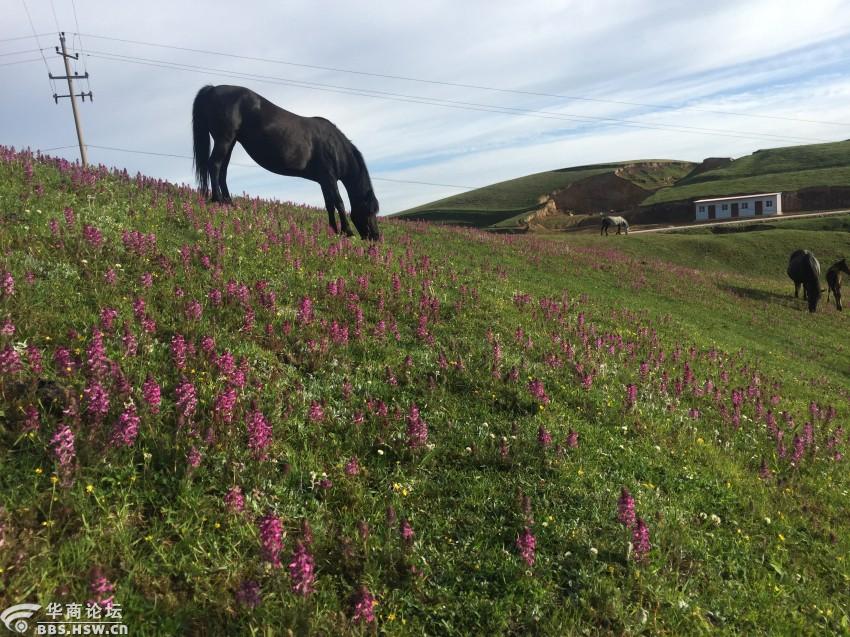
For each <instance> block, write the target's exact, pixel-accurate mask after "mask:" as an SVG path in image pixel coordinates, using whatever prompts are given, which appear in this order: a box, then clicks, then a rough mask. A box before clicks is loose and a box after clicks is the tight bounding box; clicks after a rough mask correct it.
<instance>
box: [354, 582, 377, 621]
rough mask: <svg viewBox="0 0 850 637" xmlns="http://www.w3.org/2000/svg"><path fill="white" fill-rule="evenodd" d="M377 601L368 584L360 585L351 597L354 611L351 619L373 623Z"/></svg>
mask: <svg viewBox="0 0 850 637" xmlns="http://www.w3.org/2000/svg"><path fill="white" fill-rule="evenodd" d="M376 603H377V601H376V600H375V597H374V596H373V595H372V593H371V592H370V591H369V589H368V588H366V586H360V588H358V589H357V591H356V592H355V593H354V595H352V597H351V605H352V607H353V612H352V615H351V619H353V620H354V621H355V622H366V623H367V624H371V623H372V622H374V621H375V604H376Z"/></svg>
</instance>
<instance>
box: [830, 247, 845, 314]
mask: <svg viewBox="0 0 850 637" xmlns="http://www.w3.org/2000/svg"><path fill="white" fill-rule="evenodd" d="M842 272H843V273H844V274H846V275H848V276H850V268H848V267H847V259H841V261H836V262H835V263H833V264H832V265H831V266H829V269H828V270H827V271H826V300H827V302H829V293H830V291H831V292H832V295H833V296H834V297H835V309H836V310H838V311H839V312H840V311H841V310H842V307H841V273H842Z"/></svg>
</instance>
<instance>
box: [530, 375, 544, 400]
mask: <svg viewBox="0 0 850 637" xmlns="http://www.w3.org/2000/svg"><path fill="white" fill-rule="evenodd" d="M528 391H529V392H531V395H532V396H533V397H534V399H535V400H537V401H538V402H539V403H540V404H541V405H548V404H549V396H547V395H546V390H545V388H544V387H543V381H542V380H540V379H537V378H535V379H534V380H531V381H529V383H528Z"/></svg>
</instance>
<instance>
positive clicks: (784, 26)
mask: <svg viewBox="0 0 850 637" xmlns="http://www.w3.org/2000/svg"><path fill="white" fill-rule="evenodd" d="M0 7H2V14H3V20H2V23H0V80H2V84H3V87H4V98H5V99H3V100H0V144H3V145H7V146H15V147H17V148H22V147H30V148H32V149H41V150H47V149H55V150H50V151H49V154H52V155H58V156H63V157H66V158H68V159H71V160H74V159H78V158H79V149H78V148H77V140H76V135H75V131H74V125H73V118H72V115H71V106H70V104H69V100H67V99H60V100H59V103H58V104H56V103H55V102H54V100H53V97H52V96H53V93H54V91H56V92H58V93H59V94H66V93H67V92H68V91H67V83H66V82H65V81H64V80H62V81H56V82H55V87H54V86H52V85H51V81H50V80H49V78H48V77H47V75H48V72H51V73H53V74H54V75H64V68H63V66H62V61H61V58H60V57H59V56H58V55H56V53H55V51H54V47H55V46H56V45H58V32H59V31H60V30H61V31H65V32H66V34H67V42H68V46H69V48H70V49H71V50H72V51H74V52H78V53H79V54H80V59H79V61H72V65H73V70H74V71H75V72H78V73H80V74H83V73H84V72H86V71H87V72H88V73H89V75H90V77H89V80H88V81H81V82H78V83H77V86H76V89H77V90H79V91H86V92H88V91H89V90H91V91H92V92H93V95H94V100H93V101H88V100H86V102H85V103H84V104H79V107H80V115H81V120H82V128H83V135H84V140H85V142H86V143H87V145H88V156H89V161H90V162H91V163H103V164H106V165H107V166H117V167H121V168H126V169H127V170H129V171H130V172H131V173H135V172H137V171H140V172H142V173H144V174H147V175H150V176H154V177H160V178H164V179H168V180H171V181H174V182H177V183H193V173H192V162H191V158H190V157H191V150H192V139H191V106H192V100H193V99H194V96H195V94H196V93H197V91H198V89H200V87H201V86H203V85H205V84H237V85H241V86H247V87H249V88H251V89H252V90H254V91H256V92H258V93H260V94H262V95H263V96H265V97H266V98H268V99H269V100H271V101H272V102H274V103H276V104H277V105H278V106H281V107H282V108H285V109H287V110H289V111H292V112H294V113H297V114H299V115H305V116H312V115H320V116H322V117H325V118H327V119H330V120H331V121H332V122H334V123H335V124H336V125H337V126H338V127H339V128H340V129H341V130H342V131H343V133H345V135H346V136H347V137H348V138H349V139H351V140H352V141H353V142H354V143H355V145H356V146H357V147H358V148H359V149H360V150H361V152H362V153H363V155H364V157H365V158H366V162H367V165H368V167H369V171H370V173H371V175H372V179H373V184H374V187H375V192H376V194H377V196H378V199H379V201H380V204H381V212H382V214H386V213H393V212H398V211H401V210H404V209H407V208H410V207H413V206H416V205H419V204H423V203H427V202H430V201H434V200H437V199H441V198H443V197H448V196H451V195H454V194H457V193H460V192H464V191H465V190H466V189H469V188H472V187H480V186H485V185H487V184H491V183H496V182H499V181H503V180H506V179H511V178H514V177H519V176H522V175H527V174H531V173H535V172H541V171H545V170H553V169H558V168H564V167H567V166H575V165H582V164H590V163H599V162H609V161H621V160H629V159H683V160H691V161H700V160H702V159H704V158H705V157H739V156H741V155H746V154H749V153H751V152H753V151H755V150H757V149H760V148H773V147H779V146H791V145H796V144H806V143H818V142H826V141H837V140H843V139H848V138H850V111H849V110H848V106H849V105H850V73H848V70H850V2H846V0H809V1H808V2H799V0H793V1H786V0H715V1H713V2H703V1H694V0H572V1H561V2H559V1H556V0H524V2H515V1H507V2H503V1H501V0H486V1H479V0H433V1H429V0H421V1H419V2H416V3H412V2H411V3H409V2H397V1H395V2H390V1H383V0H373V1H367V2H356V3H355V2H344V1H342V0H339V1H338V0H313V1H311V2H290V1H282V0H257V1H249V0H246V1H245V2H241V3H236V2H233V1H232V0H228V1H219V0H204V2H173V1H169V2H165V1H161V0H146V1H145V2H133V3H117V2H114V1H109V0H0ZM36 35H37V36H38V37H35V36H36ZM39 49H42V51H39ZM189 49H192V50H189ZM42 54H43V55H44V58H42ZM110 149H123V150H120V151H119V150H110ZM128 151H134V152H128ZM146 153H159V154H158V155H157V154H146ZM228 185H229V187H230V191H231V193H233V194H237V193H243V192H244V193H247V194H250V195H252V196H256V195H259V196H263V197H272V198H275V199H279V200H282V201H294V202H298V203H307V204H311V205H316V206H322V205H323V200H322V196H321V190H320V188H319V186H318V184H315V183H314V182H310V181H307V180H303V179H297V178H292V177H281V176H278V175H274V174H272V173H269V172H266V171H264V170H263V169H261V168H259V167H257V166H256V165H255V164H254V163H253V161H252V160H251V159H250V158H249V157H248V156H247V155H246V154H245V153H244V151H243V150H242V149H241V148H240V147H238V146H237V149H236V151H235V152H234V154H233V158H232V163H231V167H230V169H229V171H228Z"/></svg>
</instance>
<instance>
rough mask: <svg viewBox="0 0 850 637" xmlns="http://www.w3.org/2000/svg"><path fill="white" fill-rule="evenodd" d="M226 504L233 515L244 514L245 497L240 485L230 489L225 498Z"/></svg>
mask: <svg viewBox="0 0 850 637" xmlns="http://www.w3.org/2000/svg"><path fill="white" fill-rule="evenodd" d="M224 503H225V504H226V505H227V508H228V509H229V510H230V512H231V513H242V511H244V510H245V496H244V495H243V494H242V489H241V487H239V486H238V485H234V486H232V487H230V489H228V491H227V493H226V494H225V496H224Z"/></svg>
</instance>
